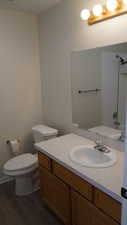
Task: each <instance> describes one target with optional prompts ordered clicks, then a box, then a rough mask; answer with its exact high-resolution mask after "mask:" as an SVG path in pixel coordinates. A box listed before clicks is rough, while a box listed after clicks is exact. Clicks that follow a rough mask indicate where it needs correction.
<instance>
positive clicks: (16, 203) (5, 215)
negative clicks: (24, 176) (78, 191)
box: [0, 182, 61, 225]
mask: <svg viewBox="0 0 127 225" xmlns="http://www.w3.org/2000/svg"><path fill="white" fill-rule="evenodd" d="M0 225H61V223H60V222H59V221H58V220H57V218H56V217H55V216H54V215H53V214H52V213H51V212H50V211H49V210H48V209H47V208H45V207H44V205H43V203H42V201H41V198H40V194H39V192H36V193H34V194H31V195H29V196H27V197H17V196H15V194H14V184H13V183H12V182H11V183H10V182H9V183H6V184H2V185H0Z"/></svg>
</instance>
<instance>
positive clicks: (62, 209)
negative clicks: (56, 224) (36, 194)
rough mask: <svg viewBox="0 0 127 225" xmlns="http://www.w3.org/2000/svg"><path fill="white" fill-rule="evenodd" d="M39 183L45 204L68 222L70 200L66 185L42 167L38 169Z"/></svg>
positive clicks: (63, 220) (64, 221) (62, 219)
mask: <svg viewBox="0 0 127 225" xmlns="http://www.w3.org/2000/svg"><path fill="white" fill-rule="evenodd" d="M40 183H41V193H42V196H43V199H44V201H45V202H46V204H47V205H48V206H49V208H50V209H51V210H52V211H53V212H54V213H55V214H56V215H57V216H58V217H59V218H60V219H61V221H62V222H63V223H64V224H70V223H71V222H70V221H71V219H70V218H71V206H70V204H71V201H70V191H69V188H68V186H67V185H66V184H64V183H63V182H62V181H60V180H59V179H58V178H56V177H55V176H54V175H53V174H51V173H50V172H48V171H47V170H45V169H43V168H41V169H40Z"/></svg>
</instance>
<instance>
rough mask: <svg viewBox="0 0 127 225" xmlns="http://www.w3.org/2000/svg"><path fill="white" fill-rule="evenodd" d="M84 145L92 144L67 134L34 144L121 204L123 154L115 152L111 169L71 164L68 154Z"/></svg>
mask: <svg viewBox="0 0 127 225" xmlns="http://www.w3.org/2000/svg"><path fill="white" fill-rule="evenodd" d="M84 144H93V142H92V141H91V140H89V139H86V138H83V137H80V136H78V135H76V134H68V135H64V136H61V137H59V138H55V139H51V140H48V141H44V142H40V143H38V144H35V148H36V149H37V150H38V151H40V152H42V153H44V154H46V155H47V156H49V157H50V158H51V159H54V160H55V161H57V162H58V163H59V164H61V165H63V166H64V167H66V168H67V169H70V170H71V171H72V172H74V173H75V174H77V175H78V176H80V177H81V178H83V179H84V180H86V181H88V182H89V183H90V184H92V185H93V186H95V187H97V188H98V189H100V190H102V191H103V192H105V193H107V194H108V195H110V196H111V197H112V198H114V199H116V200H117V201H119V202H122V197H121V187H122V178H123V152H121V151H118V150H116V153H117V157H118V161H117V163H116V164H115V165H113V166H112V167H108V168H86V167H83V166H79V165H77V164H75V163H73V162H72V161H71V160H70V158H69V156H68V152H69V151H70V150H71V149H72V148H73V147H75V146H77V145H84Z"/></svg>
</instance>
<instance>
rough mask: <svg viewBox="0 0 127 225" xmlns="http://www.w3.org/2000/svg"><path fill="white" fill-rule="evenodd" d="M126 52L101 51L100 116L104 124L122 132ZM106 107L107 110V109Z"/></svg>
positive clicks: (126, 70)
mask: <svg viewBox="0 0 127 225" xmlns="http://www.w3.org/2000/svg"><path fill="white" fill-rule="evenodd" d="M126 79H127V54H125V53H121V52H120V53H119V52H118V53H116V52H115V53H114V52H103V53H102V117H103V119H102V120H103V121H104V124H105V125H106V126H111V125H112V127H114V128H115V129H119V130H121V131H122V132H124V129H125V127H124V124H125V103H126ZM107 109H108V110H107Z"/></svg>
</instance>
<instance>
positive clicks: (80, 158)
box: [69, 145, 117, 168]
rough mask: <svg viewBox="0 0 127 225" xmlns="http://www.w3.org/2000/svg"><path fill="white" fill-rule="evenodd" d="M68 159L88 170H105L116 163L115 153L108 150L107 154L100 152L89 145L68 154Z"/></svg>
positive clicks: (74, 149) (79, 147) (76, 148)
mask: <svg viewBox="0 0 127 225" xmlns="http://www.w3.org/2000/svg"><path fill="white" fill-rule="evenodd" d="M69 157H70V159H71V160H72V161H73V162H74V163H77V164H79V165H80V166H85V167H90V168H106V167H110V166H112V165H114V164H115V163H116V162H117V156H116V153H115V151H113V150H111V149H110V152H109V153H104V152H100V151H99V150H96V149H95V148H94V146H91V145H88V146H86V145H81V146H77V147H75V148H73V149H72V150H71V151H70V152H69Z"/></svg>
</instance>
